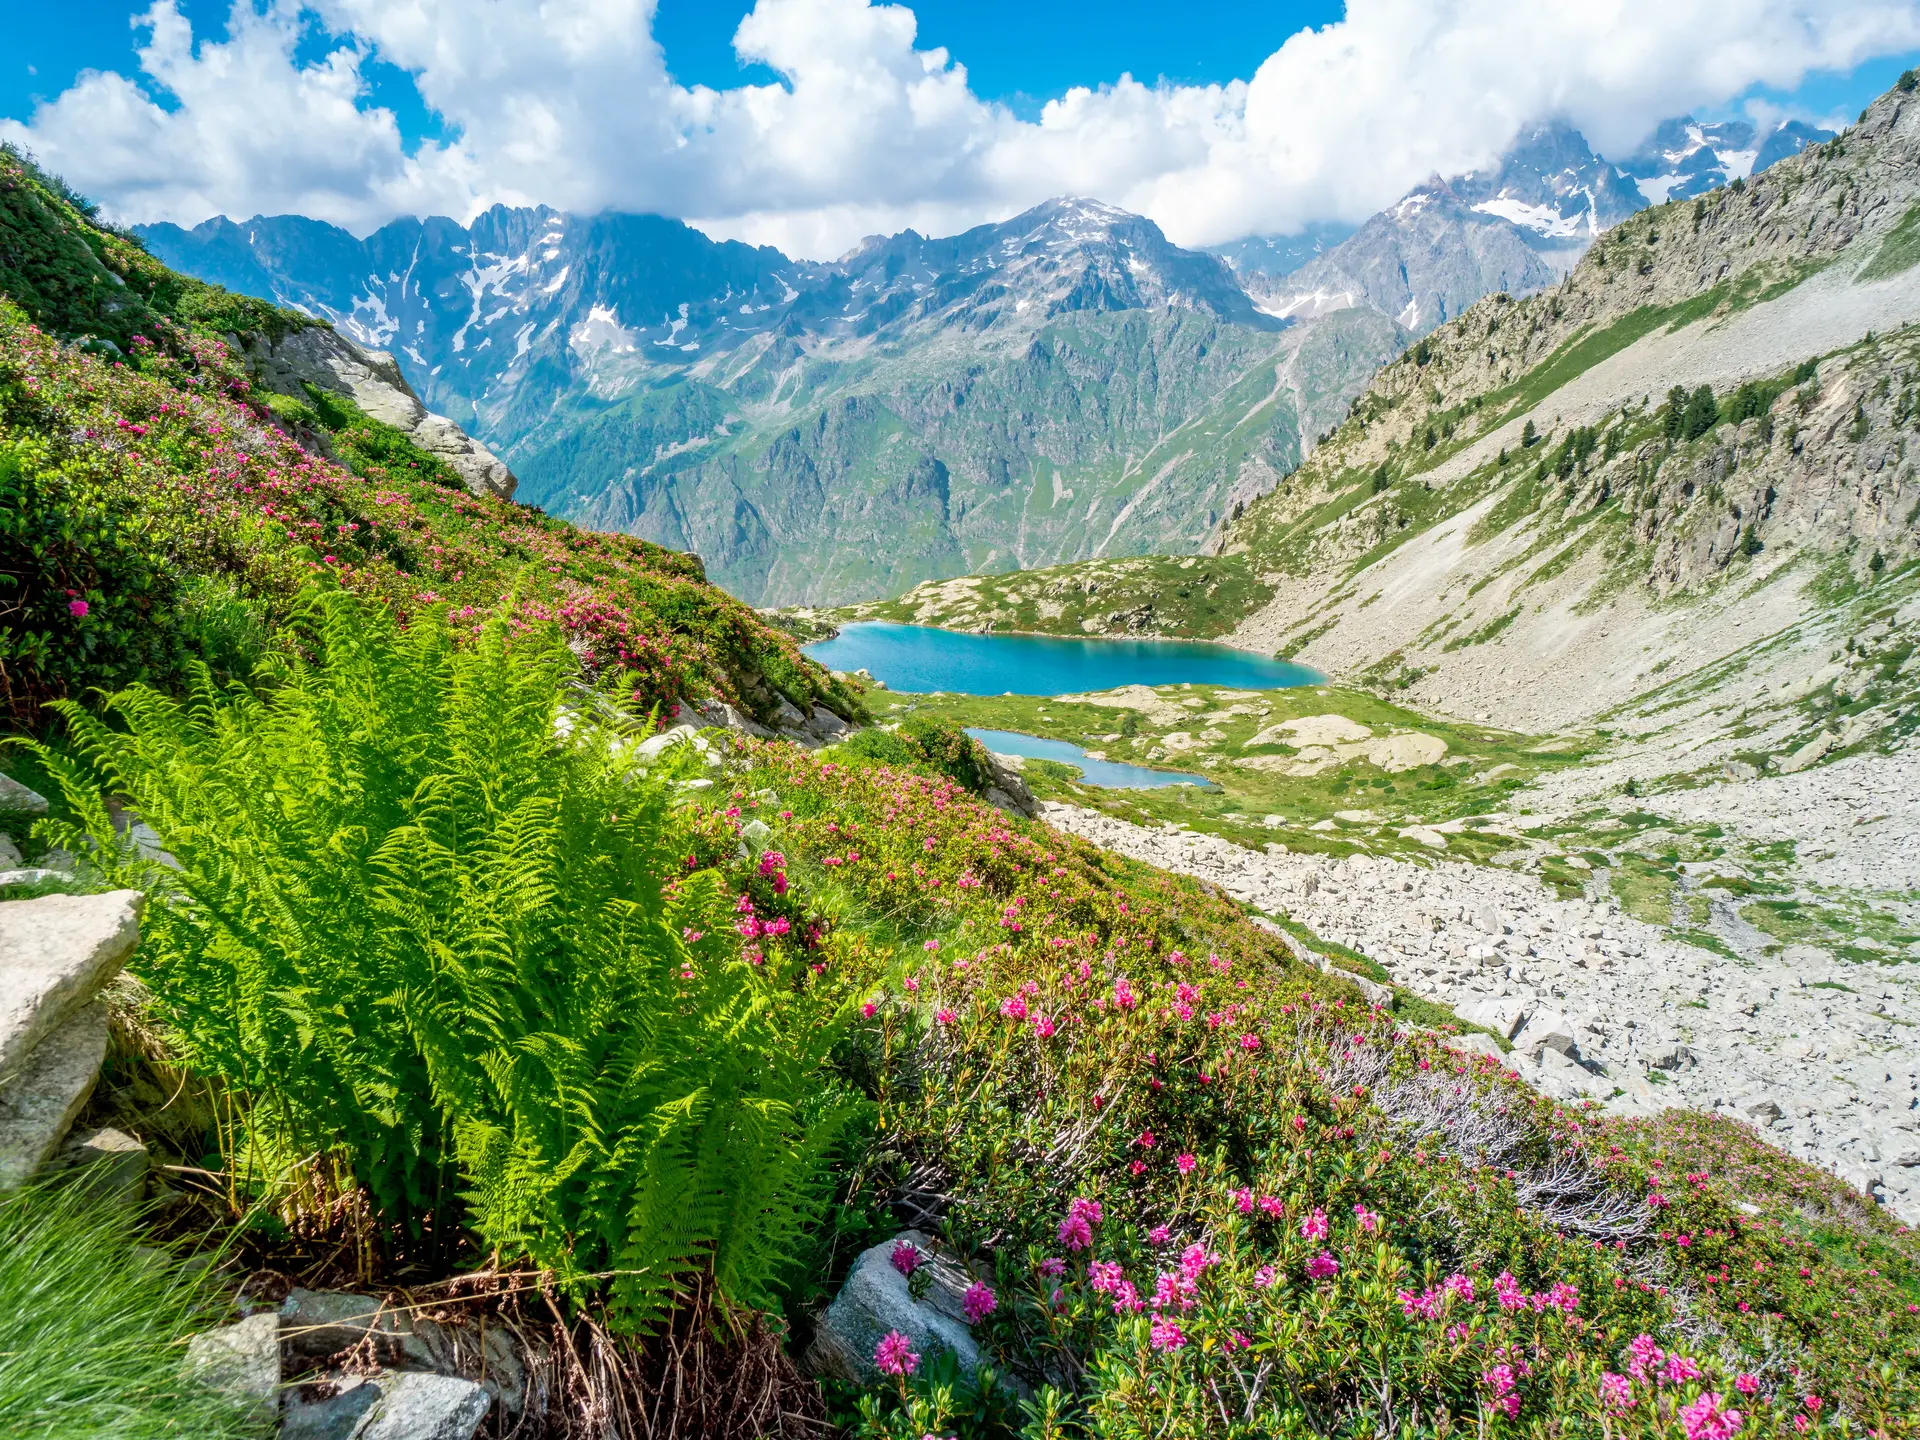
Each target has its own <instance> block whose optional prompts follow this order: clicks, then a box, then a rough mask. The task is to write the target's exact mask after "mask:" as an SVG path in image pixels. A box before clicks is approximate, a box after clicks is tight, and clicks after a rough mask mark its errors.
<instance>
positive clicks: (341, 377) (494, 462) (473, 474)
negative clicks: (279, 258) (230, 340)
mask: <svg viewBox="0 0 1920 1440" xmlns="http://www.w3.org/2000/svg"><path fill="white" fill-rule="evenodd" d="M246 355H247V361H248V364H249V366H250V367H251V368H252V370H253V372H254V375H255V377H256V379H257V380H258V382H259V383H260V384H261V385H262V386H264V387H265V388H267V389H269V390H272V391H274V392H275V393H277V394H281V395H291V396H294V397H295V398H297V399H305V398H306V396H305V391H304V389H303V387H304V386H306V385H313V386H316V387H317V388H319V389H321V390H326V391H330V392H331V393H333V394H335V395H340V396H344V397H345V398H347V399H349V400H351V401H352V402H353V403H354V404H355V405H356V406H358V407H359V408H360V410H361V411H363V412H364V413H365V414H367V415H369V416H371V417H372V418H373V419H375V420H378V421H380V422H382V423H383V424H387V425H391V426H393V427H394V428H395V429H396V430H400V431H402V432H404V433H405V434H406V435H407V437H408V438H409V439H411V440H412V441H413V443H414V444H416V445H418V446H419V447H420V448H421V449H422V450H425V451H427V452H428V453H429V454H431V455H435V456H438V457H439V458H440V459H441V460H444V461H445V462H446V463H447V464H448V465H450V466H451V467H452V468H453V469H454V470H455V471H457V472H458V473H459V475H460V478H461V479H462V480H464V481H466V484H467V488H468V489H469V490H471V491H473V493H474V494H476V495H494V496H498V497H499V498H500V499H502V500H510V499H512V498H513V492H514V490H515V488H516V487H517V486H518V485H519V483H520V482H519V481H518V480H516V479H515V478H514V475H513V472H512V471H511V470H509V469H508V468H507V466H506V462H505V461H503V460H502V459H501V458H500V457H499V456H498V455H495V454H494V453H493V451H491V450H489V449H488V448H487V447H486V446H485V445H483V444H481V443H480V442H479V441H478V440H476V439H474V438H473V436H471V435H469V434H467V432H466V431H464V430H462V429H461V428H460V427H459V426H458V425H456V424H454V423H453V421H451V420H449V419H448V418H447V417H446V416H444V415H436V414H434V413H433V412H432V411H431V410H429V409H427V407H426V406H425V405H424V404H422V403H421V401H420V397H419V396H418V395H416V394H414V393H413V387H412V386H411V385H409V384H407V379H406V376H404V375H402V374H401V373H400V366H399V364H398V363H397V362H396V361H395V360H394V358H393V356H392V355H390V354H388V353H387V352H386V351H384V350H363V349H362V348H361V347H360V346H358V345H356V344H354V343H353V341H351V340H349V339H347V337H346V336H344V335H342V334H340V333H339V332H338V331H336V330H330V329H328V328H327V327H325V326H322V325H315V326H310V327H308V328H306V329H304V330H294V331H291V332H289V333H288V334H286V335H283V336H281V337H280V338H279V339H277V340H270V339H268V338H267V337H265V336H255V337H254V338H253V339H252V341H251V343H249V345H248V346H247V348H246Z"/></svg>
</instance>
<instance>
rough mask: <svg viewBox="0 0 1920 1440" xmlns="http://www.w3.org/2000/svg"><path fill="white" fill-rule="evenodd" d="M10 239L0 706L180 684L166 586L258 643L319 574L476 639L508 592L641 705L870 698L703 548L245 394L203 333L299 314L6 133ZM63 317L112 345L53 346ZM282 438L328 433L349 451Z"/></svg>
mask: <svg viewBox="0 0 1920 1440" xmlns="http://www.w3.org/2000/svg"><path fill="white" fill-rule="evenodd" d="M0 238H4V239H5V242H6V243H0V457H5V458H4V460H0V486H4V487H5V489H6V493H5V495H4V496H0V513H6V514H10V515H12V516H13V517H14V518H13V520H12V522H11V524H10V525H9V526H8V527H6V528H0V586H4V588H0V705H4V706H5V707H6V708H7V709H8V710H10V711H11V712H12V715H13V716H14V718H16V719H20V720H24V721H27V722H28V723H35V722H37V720H38V718H39V717H38V709H39V705H40V703H41V702H42V701H44V700H45V699H48V698H51V697H54V696H59V695H62V694H73V693H79V692H80V691H82V690H84V689H85V688H86V687H87V686H88V685H92V684H123V683H125V682H126V681H128V680H130V679H133V678H139V677H144V678H149V679H153V680H155V681H157V682H159V683H162V684H178V683H179V682H180V680H181V677H182V673H183V669H184V668H185V666H186V662H187V661H189V660H190V659H192V658H194V657H195V655H196V654H197V653H199V652H200V651H202V650H203V649H204V648H205V647H204V646H203V645H202V644H201V643H200V642H201V639H202V637H200V636H199V635H197V634H195V633H192V627H191V626H188V627H186V629H187V632H188V633H185V634H182V633H181V632H182V628H183V627H182V626H181V624H180V623H179V617H178V616H177V615H176V614H175V611H176V610H178V609H179V607H178V606H177V605H175V604H174V600H175V597H176V595H177V593H178V592H179V591H181V590H182V589H183V588H189V587H191V586H193V585H195V584H196V583H205V582H214V587H215V590H216V592H217V593H219V594H222V595H229V596H231V597H233V600H234V601H235V603H238V604H241V605H243V606H244V607H246V609H247V612H248V614H249V617H250V621H249V624H248V625H247V626H246V627H245V628H247V629H249V630H253V631H258V632H259V633H260V635H261V636H262V637H265V638H269V639H270V638H271V636H272V634H273V633H274V632H275V631H276V630H277V629H278V627H279V626H281V625H282V624H284V622H285V621H286V620H287V618H288V617H289V615H290V614H291V609H292V604H293V601H294V598H295V597H296V596H297V595H298V594H300V593H301V592H302V591H303V590H305V589H307V588H308V587H310V586H312V585H314V584H315V583H323V584H328V585H337V586H340V587H342V588H344V589H347V590H349V591H351V592H353V593H355V594H357V595H359V596H361V597H363V598H366V599H371V600H377V601H378V602H379V603H380V604H382V605H383V606H385V607H386V608H387V609H388V610H389V611H390V612H391V613H392V614H393V615H395V616H396V617H398V618H400V619H402V620H405V619H407V618H409V617H411V616H412V615H414V614H417V613H422V612H424V611H426V610H428V609H431V608H432V607H433V606H434V605H436V604H445V605H446V606H448V607H449V613H450V614H451V615H452V617H453V619H454V620H455V622H456V623H457V624H458V625H460V626H461V627H462V628H463V629H464V631H465V632H466V633H468V634H472V633H474V632H475V631H476V630H477V628H478V626H479V625H480V623H481V622H482V621H483V620H484V619H485V618H486V617H487V616H489V615H491V614H493V613H495V612H496V611H499V610H500V609H501V607H502V605H503V602H511V604H512V605H513V606H514V607H515V610H516V619H518V620H519V621H520V622H521V623H523V624H535V623H540V622H544V621H554V622H557V623H558V624H560V626H561V627H562V628H563V629H564V631H565V632H566V635H567V639H568V643H569V645H570V648H571V649H572V650H573V652H574V653H575V655H576V657H577V658H578V660H579V661H580V663H581V664H582V666H583V667H584V669H585V670H586V672H587V674H588V675H589V677H590V678H591V677H597V676H599V675H601V674H612V673H615V672H618V671H625V672H627V673H628V674H629V676H630V678H631V684H632V693H633V698H635V699H636V700H637V701H638V702H639V703H640V704H641V706H642V708H646V707H651V706H659V707H661V708H662V709H669V708H671V707H672V706H674V705H675V704H676V703H677V702H679V701H681V700H684V699H688V698H693V697H696V696H703V695H706V694H710V693H717V694H719V695H720V696H721V697H723V698H725V699H727V700H729V701H731V702H732V703H734V704H736V705H738V706H740V707H741V708H742V709H744V710H746V711H747V712H749V713H750V714H754V715H757V716H759V717H761V718H762V719H770V718H771V717H772V716H773V715H774V713H775V712H776V711H777V710H778V709H779V706H780V702H781V700H782V699H783V698H784V699H786V700H789V701H791V702H792V703H794V704H796V705H800V706H802V707H806V708H811V707H813V706H815V705H820V704H828V705H830V706H831V708H833V709H834V710H835V711H837V712H838V713H840V714H841V715H843V716H847V717H850V718H851V717H855V716H858V715H859V714H860V713H861V711H860V706H859V702H858V700H857V698H856V697H855V696H854V695H853V694H852V693H851V692H850V691H848V690H847V689H845V687H843V686H840V685H838V684H836V683H835V682H833V681H832V680H831V679H830V678H829V677H827V676H826V675H825V673H824V672H822V671H821V670H820V668H819V667H818V666H815V665H812V664H810V663H809V662H807V661H805V660H804V659H803V658H802V657H801V655H800V654H799V651H798V649H797V647H796V645H795V643H794V642H793V641H792V640H791V639H790V638H788V637H787V636H785V635H783V634H781V633H779V632H778V631H776V630H774V629H772V628H771V627H769V626H767V625H766V624H764V623H763V622H762V621H761V620H760V619H759V618H758V617H757V616H756V615H754V613H753V612H752V611H751V610H750V609H749V608H748V607H746V606H744V605H741V604H739V603H738V602H736V601H734V600H732V599H730V598H729V597H727V596H725V595H724V594H722V593H721V592H720V591H718V590H716V589H715V588H714V587H712V586H711V585H708V584H707V583H706V580H705V575H704V572H703V571H702V569H701V566H700V562H699V561H698V560H697V559H696V558H694V557H692V556H686V555H679V554H675V553H674V552H672V551H668V550H664V549H662V548H660V547H659V546H656V545H650V544H648V543H646V542H645V541H642V540H637V539H634V538H632V537H629V536H618V535H600V534H594V533H591V532H586V531H581V530H576V529H574V528H573V527H572V526H570V525H567V524H564V523H563V522H560V521H556V520H552V519H550V518H548V517H547V516H545V515H543V514H542V513H541V512H539V511H538V510H535V509H532V508H530V507H527V506H521V505H515V504H512V503H510V502H506V501H500V500H496V499H493V498H491V497H485V496H473V495H469V494H467V493H465V491H464V490H462V489H460V488H459V486H458V484H457V481H456V477H454V476H453V474H452V472H451V471H450V470H448V468H447V467H446V466H445V465H444V464H443V463H442V462H441V461H439V460H438V459H436V458H435V457H433V456H432V455H430V454H428V453H427V452H425V451H423V450H421V449H419V448H418V447H417V446H414V445H413V444H412V443H411V441H409V440H408V439H407V438H406V437H405V436H404V435H402V434H401V433H400V432H399V431H397V430H394V429H392V428H391V427H389V426H384V425H380V424H378V423H377V422H374V421H372V420H370V419H368V418H367V417H365V416H362V415H359V414H358V412H356V411H352V410H351V407H349V406H347V405H346V404H345V403H344V402H343V401H340V400H338V399H337V398H334V397H328V396H321V395H315V396H312V397H310V401H311V403H308V402H302V401H294V400H288V399H287V398H286V397H280V396H273V397H266V398H264V399H263V398H262V397H258V396H256V395H254V394H253V393H252V387H251V385H250V384H249V382H248V379H247V376H246V373H245V371H244V369H243V368H242V367H241V365H240V364H239V363H238V361H237V359H236V357H235V356H233V355H232V354H230V353H229V351H228V349H227V346H226V344H225V343H224V342H223V341H222V340H221V339H219V338H217V337H218V336H219V335H222V334H225V333H227V332H228V331H236V332H240V333H249V332H255V331H262V330H265V331H273V330H275V329H279V328H285V327H287V326H290V325H293V324H304V323H312V322H308V321H306V320H304V319H303V318H301V317H298V316H293V315H291V314H289V313H288V312H283V311H279V310H277V309H275V307H273V306H271V305H268V304H266V303H265V302H262V301H256V300H249V299H246V298H245V297H241V296H232V295H228V294H227V293H226V292H224V291H220V290H218V289H217V288H216V287H212V286H206V285H202V284H200V283H199V282H197V281H191V280H188V279H186V278H185V277H183V276H179V275H175V274H174V273H173V272H172V271H170V270H168V269H167V268H166V267H165V266H163V265H161V264H159V262H157V261H155V260H154V259H153V258H152V257H151V256H149V255H147V254H146V252H145V251H144V250H142V249H141V248H140V247H139V246H138V245H137V244H136V243H134V242H133V241H131V240H129V239H127V238H126V237H124V236H120V235H117V234H116V233H114V232H112V231H107V230H103V229H101V228H99V227H98V226H96V225H93V224H92V223H91V222H89V221H88V220H87V219H86V218H85V217H84V216H83V215H82V214H81V213H80V212H79V211H78V210H76V209H74V207H73V205H72V203H71V201H70V200H69V199H68V198H65V197H63V196H62V195H61V194H59V193H58V192H57V189H56V188H53V187H51V182H49V181H48V180H47V179H46V177H44V176H39V175H38V174H37V173H36V172H33V171H32V170H31V169H30V167H28V166H27V165H25V164H24V163H23V162H22V161H21V160H20V158H19V157H18V156H15V155H13V154H12V153H11V152H5V151H0ZM9 256H12V257H14V258H13V259H12V260H9V259H8V258H7V257H9ZM23 256H24V257H26V258H25V259H22V258H20V257H23ZM35 257H38V258H35ZM111 276H117V277H119V280H120V282H122V283H120V284H118V285H116V284H115V283H114V282H113V280H112V279H111ZM107 296H113V297H116V298H114V299H113V300H112V302H111V304H108V303H105V302H104V299H103V297H107ZM75 332H85V333H89V334H93V335H96V336H107V337H110V338H112V339H114V340H115V341H116V342H117V344H118V347H119V348H118V350H109V351H108V352H107V353H104V354H100V353H89V352H86V351H83V350H77V349H73V348H68V347H63V346H62V345H61V344H60V343H59V342H60V339H61V337H63V336H66V335H70V334H73V333H75ZM289 431H294V432H298V433H302V434H309V435H311V434H314V433H325V434H326V435H328V436H330V438H331V443H332V446H333V448H334V450H335V451H336V452H337V453H338V454H340V456H341V457H342V458H343V459H344V460H345V462H346V463H345V464H344V465H343V464H340V463H336V462H334V461H331V460H328V459H325V458H323V456H322V455H320V454H319V453H317V452H315V451H310V450H307V449H303V448H301V446H300V445H299V444H298V443H296V442H295V440H294V439H293V438H292V435H291V434H290V433H289ZM73 601H79V602H81V603H82V604H84V605H85V606H86V607H87V609H86V612H85V613H84V614H80V613H71V612H70V611H69V609H68V606H69V604H70V602H73ZM191 609H192V607H189V610H190V611H191ZM241 658H246V657H241Z"/></svg>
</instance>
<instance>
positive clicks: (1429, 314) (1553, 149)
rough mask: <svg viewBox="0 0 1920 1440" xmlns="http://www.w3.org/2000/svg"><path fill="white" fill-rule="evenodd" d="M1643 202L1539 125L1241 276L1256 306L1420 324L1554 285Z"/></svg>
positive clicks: (1610, 171)
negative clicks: (1501, 295) (1331, 240)
mask: <svg viewBox="0 0 1920 1440" xmlns="http://www.w3.org/2000/svg"><path fill="white" fill-rule="evenodd" d="M1644 203H1645V202H1644V201H1642V200H1641V199H1640V197H1639V195H1638V194H1637V192H1636V191H1635V190H1634V189H1633V186H1632V183H1631V182H1630V181H1629V180H1628V179H1627V177H1626V176H1625V175H1624V174H1622V173H1621V172H1620V171H1619V170H1618V169H1616V168H1615V167H1614V166H1612V165H1610V164H1608V163H1607V162H1606V161H1605V160H1602V159H1601V158H1600V157H1599V156H1598V155H1596V154H1594V153H1593V151H1592V149H1591V148H1590V147H1589V146H1588V145H1587V142H1586V141H1585V140H1584V139H1583V138H1582V137H1581V135H1580V134H1579V132H1578V131H1575V130H1573V129H1571V128H1570V127H1568V126H1566V125H1560V124H1556V125H1544V126H1540V127H1538V128H1537V129H1535V130H1533V131H1532V132H1531V133H1529V134H1528V135H1526V136H1524V137H1523V138H1522V139H1521V140H1520V141H1519V143H1518V144H1516V145H1515V146H1514V147H1513V148H1512V149H1511V150H1510V151H1508V153H1507V154H1506V155H1505V156H1503V157H1502V158H1501V160H1500V162H1499V164H1498V165H1496V166H1494V167H1493V168H1492V169H1490V170H1487V171H1483V172H1473V171H1470V172H1468V173H1466V174H1464V175H1459V176H1455V177H1451V178H1443V177H1441V176H1439V175H1435V176H1434V177H1433V178H1432V179H1430V180H1428V181H1427V182H1426V183H1425V184H1423V185H1420V186H1417V187H1415V188H1414V189H1413V190H1412V191H1411V192H1409V193H1408V194H1407V195H1406V196H1405V197H1404V198H1403V199H1401V200H1400V201H1399V202H1398V203H1397V204H1395V205H1393V206H1390V207H1389V208H1388V209H1386V210H1383V211H1381V212H1380V213H1379V214H1378V215H1376V216H1374V217H1373V218H1372V219H1371V220H1369V221H1367V223H1366V224H1365V225H1363V226H1361V227H1360V229H1359V230H1358V231H1357V232H1356V233H1355V234H1354V235H1352V236H1351V237H1350V238H1348V239H1346V240H1344V241H1342V242H1341V243H1340V244H1338V245H1336V246H1334V247H1332V248H1331V249H1329V250H1327V251H1325V252H1324V253H1322V254H1320V255H1318V256H1317V257H1316V258H1314V259H1312V260H1310V261H1308V262H1307V263H1305V264H1303V265H1301V266H1300V267H1299V268H1298V269H1296V270H1293V271H1292V272H1290V273H1287V274H1283V275H1278V276H1275V275H1271V274H1253V273H1249V274H1246V275H1244V276H1243V279H1244V280H1245V282H1246V283H1247V286H1248V289H1249V292H1250V293H1251V294H1253V296H1254V298H1255V300H1256V303H1258V304H1259V306H1260V308H1261V309H1262V310H1264V311H1266V312H1267V313H1268V314H1272V315H1278V316H1283V317H1293V316H1307V315H1316V314H1322V313H1324V312H1326V311H1328V310H1335V309H1341V308H1345V307H1347V306H1350V305H1365V306H1368V307H1370V308H1372V309H1375V310H1378V311H1380V312H1382V313H1383V314H1387V315H1392V316H1393V317H1394V319H1395V320H1396V322H1398V323H1399V324H1400V325H1402V326H1404V327H1406V328H1407V329H1408V330H1411V331H1414V332H1415V333H1421V332H1424V331H1427V330H1431V329H1433V328H1434V327H1435V326H1437V325H1440V324H1443V323H1445V322H1446V321H1447V320H1450V319H1452V318H1453V317H1454V316H1456V315H1458V314H1459V313H1460V312H1461V311H1462V310H1464V309H1465V308H1466V307H1467V306H1469V305H1471V304H1473V303H1474V301H1476V300H1478V299H1480V298H1481V297H1482V296H1483V295H1488V294H1491V293H1493V292H1495V291H1504V292H1506V293H1508V294H1514V295H1522V294H1527V293H1530V292H1532V291H1534V290H1538V289H1541V288H1542V287H1544V286H1547V285H1550V284H1552V283H1554V281H1556V280H1558V279H1559V278H1560V276H1562V275H1564V274H1565V273H1566V271H1567V270H1568V269H1569V268H1571V267H1572V265H1573V264H1574V262H1575V261H1577V260H1578V259H1579V258H1580V256H1581V255H1582V254H1584V253H1585V251H1586V248H1587V246H1588V245H1590V244H1591V243H1592V242H1593V240H1594V239H1595V238H1596V237H1597V236H1598V235H1600V234H1601V232H1602V231H1604V230H1606V229H1607V228H1608V227H1609V226H1612V225H1615V224H1618V223H1619V222H1620V221H1621V220H1623V219H1625V218H1626V217H1627V216H1628V215H1631V214H1632V213H1633V212H1634V211H1636V210H1638V209H1640V208H1641V206H1642V205H1643V204H1644Z"/></svg>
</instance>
